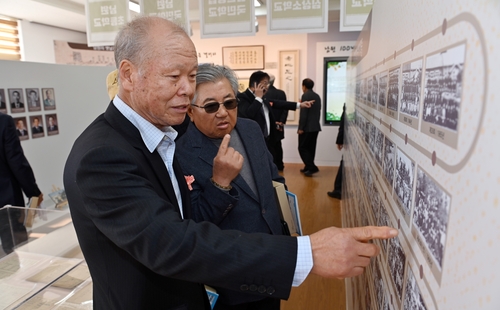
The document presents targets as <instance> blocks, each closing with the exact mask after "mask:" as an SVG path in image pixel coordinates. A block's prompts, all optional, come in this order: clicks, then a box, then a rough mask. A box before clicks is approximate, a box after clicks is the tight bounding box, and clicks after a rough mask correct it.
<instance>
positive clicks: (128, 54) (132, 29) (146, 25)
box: [115, 16, 186, 69]
mask: <svg viewBox="0 0 500 310" xmlns="http://www.w3.org/2000/svg"><path fill="white" fill-rule="evenodd" d="M162 23H163V24H164V25H165V26H166V27H170V29H171V30H172V31H173V32H174V33H179V32H181V33H183V34H186V32H185V31H184V29H183V28H182V27H181V26H179V25H177V24H175V23H173V22H171V21H169V20H166V19H164V18H161V17H156V16H141V17H138V18H135V19H134V20H132V21H131V22H129V23H128V24H126V25H125V26H124V27H123V28H122V29H120V31H119V32H118V34H117V36H116V39H115V63H116V68H117V69H118V68H119V66H120V63H121V62H122V60H124V59H127V60H130V61H131V62H132V63H133V64H135V65H137V66H139V68H140V67H142V64H143V63H144V61H145V60H146V59H148V58H149V57H150V56H151V53H153V51H152V49H151V48H150V47H151V45H150V44H151V41H152V40H151V37H150V36H149V33H150V31H151V29H152V28H153V27H154V26H156V25H160V24H162Z"/></svg>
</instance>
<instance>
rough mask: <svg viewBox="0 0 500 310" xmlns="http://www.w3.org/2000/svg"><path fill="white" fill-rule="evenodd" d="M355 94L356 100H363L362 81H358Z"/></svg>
mask: <svg viewBox="0 0 500 310" xmlns="http://www.w3.org/2000/svg"><path fill="white" fill-rule="evenodd" d="M355 93H356V95H355V98H356V99H357V100H359V99H361V80H360V79H358V80H356V89H355Z"/></svg>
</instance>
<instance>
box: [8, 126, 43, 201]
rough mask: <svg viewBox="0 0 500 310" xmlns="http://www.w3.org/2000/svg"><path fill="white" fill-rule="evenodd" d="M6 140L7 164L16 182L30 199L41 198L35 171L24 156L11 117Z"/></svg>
mask: <svg viewBox="0 0 500 310" xmlns="http://www.w3.org/2000/svg"><path fill="white" fill-rule="evenodd" d="M4 138H5V140H4V141H5V146H4V151H5V155H6V159H7V163H8V165H9V168H10V170H11V171H12V174H13V175H14V177H15V178H16V181H17V182H18V183H19V185H20V186H21V188H22V190H23V192H24V193H25V194H26V196H27V197H28V198H31V197H35V196H39V195H40V194H41V192H40V189H39V188H38V186H37V184H36V181H35V175H34V173H33V170H32V169H31V166H30V164H29V163H28V160H27V159H26V157H25V156H24V152H23V149H22V147H21V142H20V141H19V137H18V136H17V132H16V127H15V125H14V120H13V119H12V118H11V117H9V122H8V124H7V128H6V130H5V137H4Z"/></svg>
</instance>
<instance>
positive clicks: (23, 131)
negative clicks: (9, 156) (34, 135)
mask: <svg viewBox="0 0 500 310" xmlns="http://www.w3.org/2000/svg"><path fill="white" fill-rule="evenodd" d="M14 124H15V125H16V133H17V136H18V137H19V140H21V141H23V140H28V139H29V138H30V136H29V133H28V128H27V127H26V116H22V117H14Z"/></svg>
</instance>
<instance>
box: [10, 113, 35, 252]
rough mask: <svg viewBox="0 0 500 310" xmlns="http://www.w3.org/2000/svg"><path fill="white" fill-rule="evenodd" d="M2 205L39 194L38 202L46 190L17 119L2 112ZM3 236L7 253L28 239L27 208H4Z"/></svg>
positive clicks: (13, 203)
mask: <svg viewBox="0 0 500 310" xmlns="http://www.w3.org/2000/svg"><path fill="white" fill-rule="evenodd" d="M0 137H1V139H2V143H1V144H0V147H1V150H0V184H2V186H0V208H1V207H3V206H5V205H12V206H17V207H24V206H25V205H26V203H25V201H24V197H23V192H24V194H25V195H26V196H27V197H28V198H31V197H38V206H40V204H41V203H42V201H43V194H42V192H41V191H40V189H39V188H38V185H37V184H36V180H35V175H34V173H33V170H32V169H31V166H30V164H29V163H28V160H27V159H26V157H25V156H24V152H23V149H22V147H21V143H20V141H19V137H18V134H17V133H16V127H15V125H14V120H13V119H12V117H11V116H10V115H7V114H3V113H0ZM0 240H1V241H2V249H3V251H4V252H5V253H6V254H9V253H11V252H12V251H14V247H16V246H19V245H20V244H22V243H23V242H26V241H27V240H28V233H27V231H26V227H25V226H24V210H21V209H9V210H6V209H4V210H0Z"/></svg>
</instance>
